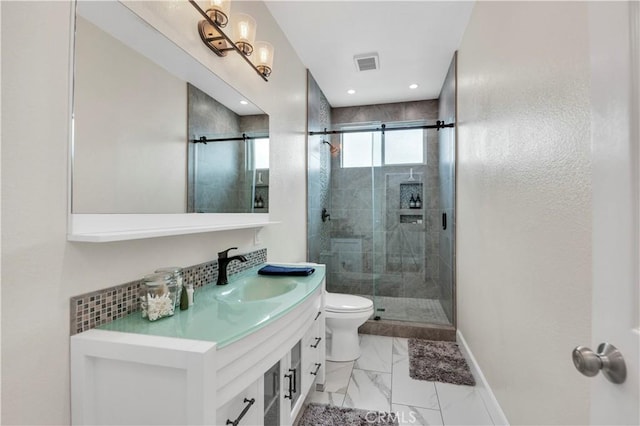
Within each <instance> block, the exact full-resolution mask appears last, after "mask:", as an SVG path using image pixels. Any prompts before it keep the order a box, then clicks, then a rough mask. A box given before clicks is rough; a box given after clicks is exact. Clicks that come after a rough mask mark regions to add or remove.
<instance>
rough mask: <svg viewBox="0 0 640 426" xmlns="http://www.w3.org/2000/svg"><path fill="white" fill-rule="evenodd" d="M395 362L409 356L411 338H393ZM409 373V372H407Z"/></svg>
mask: <svg viewBox="0 0 640 426" xmlns="http://www.w3.org/2000/svg"><path fill="white" fill-rule="evenodd" d="M392 354H393V363H394V364H395V363H396V362H399V361H402V360H404V359H408V358H409V339H405V338H404V337H394V338H393V351H392ZM407 374H408V372H407Z"/></svg>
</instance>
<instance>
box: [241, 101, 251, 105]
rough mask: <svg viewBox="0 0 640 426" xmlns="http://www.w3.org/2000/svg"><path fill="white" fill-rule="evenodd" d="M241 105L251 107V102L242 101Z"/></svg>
mask: <svg viewBox="0 0 640 426" xmlns="http://www.w3.org/2000/svg"><path fill="white" fill-rule="evenodd" d="M240 103H241V104H242V105H249V102H247V101H240Z"/></svg>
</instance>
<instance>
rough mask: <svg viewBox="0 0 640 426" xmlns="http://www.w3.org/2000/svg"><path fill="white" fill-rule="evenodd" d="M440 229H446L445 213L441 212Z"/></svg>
mask: <svg viewBox="0 0 640 426" xmlns="http://www.w3.org/2000/svg"><path fill="white" fill-rule="evenodd" d="M442 229H447V214H446V213H442Z"/></svg>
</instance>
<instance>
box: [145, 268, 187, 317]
mask: <svg viewBox="0 0 640 426" xmlns="http://www.w3.org/2000/svg"><path fill="white" fill-rule="evenodd" d="M142 281H143V283H142V285H141V287H140V310H141V311H142V317H143V318H147V319H148V320H149V321H156V320H159V319H160V318H165V317H170V316H172V315H173V314H174V313H175V309H176V302H177V301H178V300H179V299H178V291H179V290H178V283H177V281H176V280H175V278H174V277H173V275H172V274H170V273H166V272H156V273H153V274H148V275H145V276H144V277H143V279H142Z"/></svg>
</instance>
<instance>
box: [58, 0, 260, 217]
mask: <svg viewBox="0 0 640 426" xmlns="http://www.w3.org/2000/svg"><path fill="white" fill-rule="evenodd" d="M197 19H198V17H197V15H196V14H195V11H194V22H197ZM194 30H195V24H194ZM74 67H75V69H74V93H73V96H74V105H73V146H72V183H71V189H72V195H71V211H72V213H74V214H98V213H101V214H104V213H112V214H117V213H127V214H149V213H154V214H155V213H195V212H197V213H251V212H255V213H266V212H267V211H268V183H269V171H268V167H269V166H268V158H269V148H268V138H269V118H268V116H267V115H266V114H265V113H264V112H263V111H261V110H260V109H258V108H257V107H256V106H255V105H252V104H251V103H250V102H247V100H246V98H245V97H243V96H242V95H241V94H240V93H238V92H237V91H235V90H234V89H233V88H231V87H229V86H228V85H226V83H224V82H223V81H222V80H220V79H219V78H218V77H217V76H216V75H215V74H213V73H212V72H211V71H210V70H209V69H208V68H206V67H204V66H203V65H202V64H201V63H199V62H198V61H197V60H195V59H194V58H193V57H191V56H190V55H189V54H187V53H186V52H185V51H184V50H182V49H181V48H180V47H178V46H177V45H176V44H174V43H173V42H172V41H171V40H169V39H168V38H166V37H165V36H164V35H163V34H161V33H160V32H158V31H156V30H155V29H154V28H153V27H151V26H150V25H149V24H147V23H146V22H144V21H143V20H141V19H140V18H139V17H138V16H137V15H135V14H134V13H133V12H131V11H130V10H129V9H127V7H126V6H124V5H123V4H122V3H120V2H111V1H108V2H96V1H79V2H77V6H76V34H75V65H74ZM241 101H242V102H243V103H241Z"/></svg>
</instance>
